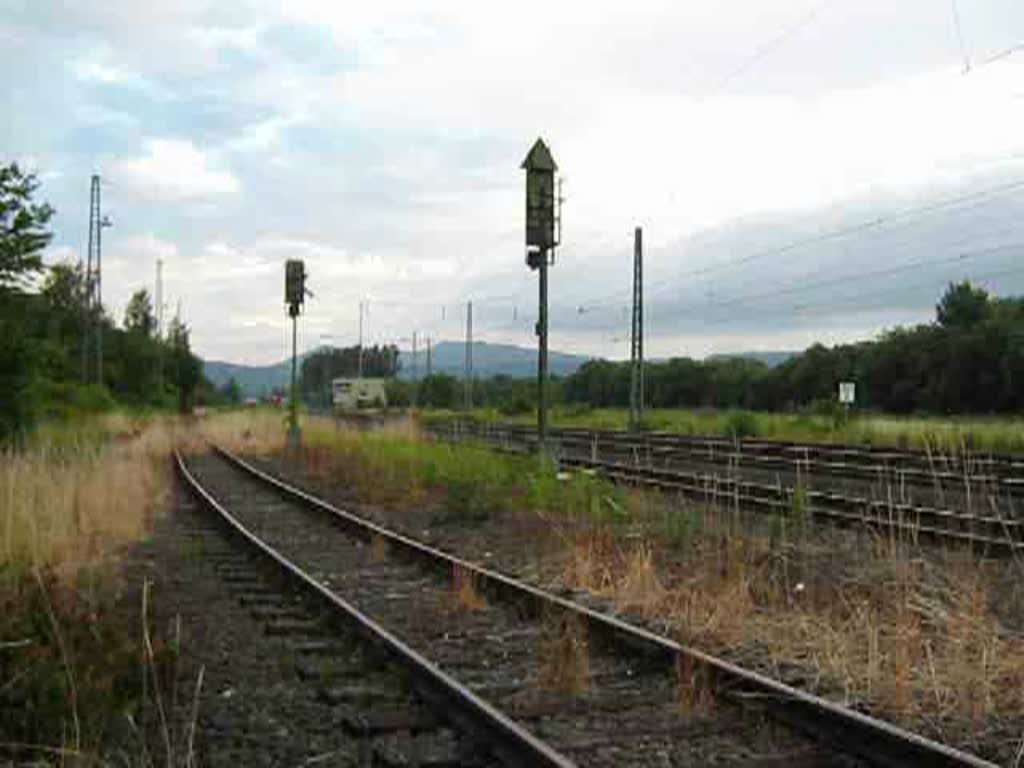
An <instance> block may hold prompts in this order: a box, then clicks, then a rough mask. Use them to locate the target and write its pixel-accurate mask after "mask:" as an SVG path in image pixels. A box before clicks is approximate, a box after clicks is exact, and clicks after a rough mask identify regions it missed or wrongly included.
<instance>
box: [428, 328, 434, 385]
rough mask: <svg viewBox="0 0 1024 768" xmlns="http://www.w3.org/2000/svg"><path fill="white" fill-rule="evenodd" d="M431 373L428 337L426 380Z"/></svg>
mask: <svg viewBox="0 0 1024 768" xmlns="http://www.w3.org/2000/svg"><path fill="white" fill-rule="evenodd" d="M431 373H433V371H432V370H431V368H430V337H429V336H427V378H430V375H431Z"/></svg>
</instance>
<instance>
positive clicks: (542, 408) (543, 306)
mask: <svg viewBox="0 0 1024 768" xmlns="http://www.w3.org/2000/svg"><path fill="white" fill-rule="evenodd" d="M538 304H539V309H538V312H537V335H538V337H539V343H538V344H537V440H538V447H539V448H540V450H541V452H543V451H544V450H545V449H546V447H547V438H548V392H547V390H548V251H547V249H543V250H541V252H540V296H539V302H538Z"/></svg>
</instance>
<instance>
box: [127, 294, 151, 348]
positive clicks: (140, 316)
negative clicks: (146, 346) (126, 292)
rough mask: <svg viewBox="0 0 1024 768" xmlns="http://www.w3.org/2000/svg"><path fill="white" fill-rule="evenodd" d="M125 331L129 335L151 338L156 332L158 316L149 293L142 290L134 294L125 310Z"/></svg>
mask: <svg viewBox="0 0 1024 768" xmlns="http://www.w3.org/2000/svg"><path fill="white" fill-rule="evenodd" d="M124 329H125V330H126V331H128V332H129V333H135V334H139V335H141V336H145V337H147V338H148V337H150V336H152V335H153V333H154V332H155V331H156V315H154V314H153V302H152V301H150V298H149V291H147V290H146V289H145V288H142V289H140V290H138V291H136V292H135V293H133V294H132V297H131V298H130V299H129V300H128V306H127V307H126V308H125V310H124Z"/></svg>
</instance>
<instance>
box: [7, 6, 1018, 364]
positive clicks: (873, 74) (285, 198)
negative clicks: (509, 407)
mask: <svg viewBox="0 0 1024 768" xmlns="http://www.w3.org/2000/svg"><path fill="white" fill-rule="evenodd" d="M1022 46H1024V4H1022V3H1020V1H1019V0H973V1H972V0H952V1H951V2H945V1H943V0H901V1H900V2H899V3H893V2H892V0H856V2H854V0H825V1H824V2H822V1H821V0H816V1H815V0H718V2H714V3H681V2H678V1H677V0H676V1H666V2H659V1H657V0H634V1H633V2H630V3H622V2H605V1H604V0H590V2H586V3H582V2H581V3H567V2H551V0H548V2H543V3H541V2H529V1H524V2H518V3H493V2H480V0H476V2H470V1H469V0H452V1H451V2H446V1H445V0H439V1H438V2H432V3H415V2H408V3H407V2H395V1H392V0H375V2H373V3H365V2H349V1H348V0H290V2H288V3H280V2H272V1H271V0H233V2H231V3H224V2H218V1H217V0H177V1H176V2H170V1H166V0H151V2H148V3H140V2H138V1H137V0H106V1H105V2H103V3H96V2H94V1H93V0H62V2H57V1H56V0H0V71H3V72H4V73H5V77H4V85H3V86H2V87H0V100H2V101H0V103H2V105H3V110H2V114H3V115H4V120H3V121H0V162H10V161H12V160H14V161H18V162H19V163H21V164H22V165H24V166H25V167H27V168H29V169H31V170H32V171H33V172H35V173H36V174H37V175H38V177H39V179H40V181H41V186H40V190H39V195H40V197H42V198H43V199H46V200H48V201H49V202H51V203H52V204H53V205H54V207H55V208H56V209H57V215H56V216H55V217H54V219H53V222H52V223H53V229H54V238H53V242H52V244H51V246H50V249H49V250H48V252H47V254H46V260H47V261H48V262H49V263H56V262H59V261H66V260H77V259H79V258H80V257H81V254H82V252H83V251H84V249H85V247H86V242H87V232H88V210H89V179H90V176H91V175H92V174H93V173H98V174H100V175H101V177H102V199H103V208H104V213H106V214H107V215H109V216H110V218H111V219H112V222H113V226H112V227H111V228H109V229H106V230H104V239H103V246H104V250H103V270H104V272H103V286H104V296H103V299H104V304H105V306H106V307H107V310H108V311H109V312H110V314H111V315H112V316H113V317H115V318H116V319H118V320H119V319H120V318H121V317H122V316H123V312H124V306H125V304H126V302H127V299H128V297H129V296H130V295H131V293H132V292H133V291H135V290H138V289H139V288H147V289H149V290H150V292H151V293H152V292H153V285H154V281H155V272H156V263H157V260H158V259H161V260H163V264H164V295H165V299H166V305H167V309H166V313H167V315H168V316H170V315H173V314H174V313H175V312H178V311H180V313H181V316H182V318H183V319H184V320H185V322H186V323H187V324H188V325H189V326H190V327H191V328H192V341H193V347H194V348H195V350H196V351H197V352H198V353H199V354H200V355H201V356H203V357H204V358H207V359H221V360H229V361H232V362H238V363H248V364H266V363H271V362H275V361H277V360H280V359H283V358H284V357H285V356H286V355H287V354H288V353H289V352H290V349H289V345H290V327H289V321H288V318H287V316H286V311H285V307H284V306H283V282H284V262H285V260H286V259H290V258H299V259H303V260H304V261H305V262H306V267H307V271H308V273H309V275H310V277H309V287H310V289H311V290H312V292H313V294H314V296H313V297H312V298H311V299H309V301H308V302H307V305H306V309H305V313H304V315H303V316H302V318H301V319H300V322H299V337H300V347H302V348H308V347H313V346H317V345H319V344H334V345H344V344H350V343H355V341H356V340H357V338H358V329H359V304H360V302H361V301H362V302H365V306H366V307H367V311H366V313H365V316H364V333H365V338H366V341H367V343H398V344H399V345H400V346H401V347H403V348H408V347H409V346H410V344H411V337H412V335H413V333H414V332H415V333H416V334H417V336H418V338H419V339H420V340H421V341H420V343H421V344H422V343H423V342H422V339H424V338H425V337H427V336H429V337H431V338H432V339H433V340H434V341H435V342H436V341H438V340H442V339H448V340H458V339H461V338H462V337H463V333H464V323H465V317H466V302H467V301H472V302H473V331H474V338H475V339H477V340H480V341H492V342H505V343H514V344H518V345H521V346H533V345H535V343H536V337H535V336H534V332H533V324H534V322H535V319H536V309H537V277H536V273H531V272H530V271H529V269H528V268H527V267H526V266H525V263H524V245H523V240H524V178H523V172H522V171H521V170H520V168H519V165H520V163H521V161H522V159H523V157H524V156H525V154H526V152H527V150H528V149H529V148H530V146H531V144H532V143H533V141H534V140H535V139H536V138H537V137H538V136H542V137H543V138H544V139H545V140H546V141H547V143H548V144H549V146H550V147H551V150H552V153H553V155H554V157H555V159H556V161H557V162H558V164H559V168H560V174H561V176H562V180H563V187H562V189H563V196H564V198H565V199H564V203H563V213H562V216H563V222H562V223H563V227H562V244H561V246H560V247H559V248H558V250H557V251H556V255H555V264H554V267H553V268H552V270H551V278H550V280H551V284H550V293H551V346H552V348H554V349H559V350H563V351H569V352H578V353H583V354H588V355H595V356H604V357H611V358H621V357H628V354H629V338H628V336H629V322H630V321H629V302H630V294H631V279H632V258H633V236H634V235H633V233H634V228H635V227H637V226H640V227H642V228H643V239H644V272H645V320H646V327H647V353H648V355H650V356H669V355H689V356H693V357H702V356H705V355H707V354H711V353H729V352H739V351H748V350H779V349H801V348H804V347H806V346H808V345H809V344H811V343H813V342H815V341H822V342H824V343H828V344H832V343H840V342H843V341H848V340H852V339H859V338H867V337H871V336H873V335H875V334H877V333H879V332H880V331H882V330H884V329H885V328H889V327H892V326H894V325H897V324H906V323H919V322H927V321H929V320H930V319H931V318H932V317H933V314H934V304H935V301H936V299H937V298H938V296H939V294H940V293H941V291H942V289H943V287H944V285H946V284H947V283H948V282H950V281H952V280H960V279H965V278H966V279H972V280H975V281H976V282H979V283H980V284H982V285H984V286H985V287H986V288H988V289H989V290H991V291H993V292H994V293H997V294H1001V295H1006V294H1016V293H1024V260H1022V259H1021V256H1022V255H1024V47H1022Z"/></svg>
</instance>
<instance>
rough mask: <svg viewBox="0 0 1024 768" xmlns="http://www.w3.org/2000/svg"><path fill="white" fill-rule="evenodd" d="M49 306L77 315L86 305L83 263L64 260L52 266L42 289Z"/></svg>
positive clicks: (51, 308) (52, 308)
mask: <svg viewBox="0 0 1024 768" xmlns="http://www.w3.org/2000/svg"><path fill="white" fill-rule="evenodd" d="M41 293H42V296H43V299H44V300H45V301H46V304H47V308H48V309H50V310H51V311H55V312H59V313H62V314H67V315H77V314H79V313H80V312H81V311H82V310H83V308H84V307H85V299H86V286H85V272H84V270H83V269H82V265H81V264H75V263H73V262H64V263H61V264H54V265H53V266H52V267H50V269H49V272H48V273H47V275H46V280H45V281H44V282H43V289H42V291H41Z"/></svg>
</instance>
